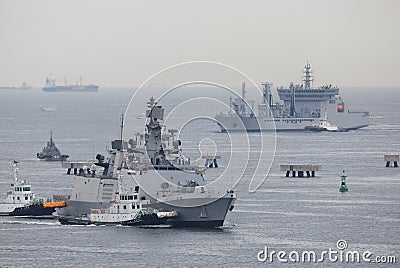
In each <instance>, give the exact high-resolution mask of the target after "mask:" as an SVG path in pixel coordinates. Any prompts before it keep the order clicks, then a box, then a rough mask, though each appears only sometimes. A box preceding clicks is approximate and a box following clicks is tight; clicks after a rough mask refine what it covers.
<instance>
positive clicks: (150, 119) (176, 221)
mask: <svg viewBox="0 0 400 268" xmlns="http://www.w3.org/2000/svg"><path fill="white" fill-rule="evenodd" d="M163 114H164V109H163V108H162V107H161V106H159V105H157V104H156V102H155V101H154V99H151V100H150V101H149V102H148V110H147V111H146V117H147V123H146V130H145V134H144V135H140V134H139V135H136V137H138V136H140V137H141V138H142V137H143V139H144V140H137V139H136V141H135V140H132V139H131V140H129V142H126V141H123V139H122V130H123V119H122V120H121V138H120V139H119V140H114V141H113V142H112V144H111V145H112V146H111V150H109V152H108V153H109V157H108V161H105V157H104V156H102V155H97V156H96V159H97V160H98V162H97V163H95V164H96V166H97V167H101V168H102V172H101V174H96V172H93V171H94V170H95V168H94V167H93V168H92V170H91V169H90V168H88V169H87V170H86V171H85V173H84V174H82V175H81V176H75V179H74V185H73V190H72V193H71V197H70V199H69V200H68V201H67V206H66V207H65V208H62V209H60V210H59V211H58V213H59V215H63V216H65V215H81V214H88V213H90V210H91V209H106V208H107V207H109V206H110V202H111V201H112V200H113V198H114V197H115V195H116V193H117V192H118V179H117V176H118V174H120V175H122V176H124V177H130V178H131V181H130V182H129V183H130V185H129V187H128V188H130V189H132V193H133V195H134V196H137V198H138V199H139V200H141V201H142V206H143V207H144V208H146V207H150V208H152V209H157V210H158V211H160V212H171V211H174V212H176V215H177V216H176V217H171V218H168V219H167V222H166V223H167V224H169V225H172V226H196V227H217V226H222V225H223V223H224V220H225V217H226V214H227V212H228V211H229V210H232V209H233V205H234V202H235V200H236V193H235V192H234V191H233V190H232V189H229V188H227V189H212V188H210V187H209V186H208V185H205V180H204V176H205V172H206V169H207V168H206V167H205V166H204V165H203V166H199V165H198V164H196V163H193V161H190V159H189V158H186V157H184V156H183V155H182V154H181V150H180V148H179V147H180V145H181V142H180V141H175V142H171V143H169V142H168V143H165V142H163V138H164V137H165V135H164V134H165V133H167V130H166V129H165V127H164V126H163V125H161V124H160V121H162V120H163ZM163 135H164V136H163ZM164 141H165V140H164ZM128 144H129V146H128ZM166 144H171V145H172V147H167V145H166ZM146 200H148V201H149V202H148V203H146V202H145V201H146Z"/></svg>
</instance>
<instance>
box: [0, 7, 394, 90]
mask: <svg viewBox="0 0 400 268" xmlns="http://www.w3.org/2000/svg"><path fill="white" fill-rule="evenodd" d="M399 49H400V1H396V0H393V1H388V0H380V1H378V0H375V1H373V0H359V1H355V0H333V1H324V0H315V1H312V0H310V1H299V0H293V1H291V0H279V1H278V0H276V1H215V0H210V1H209V0H202V1H187V0H182V1H174V0H172V1H171V0H170V1H133V0H129V1H120V0H109V1H105V0H87V1H83V0H68V1H56V0H48V1H47V0H36V1H32V0H26V1H21V0H0V85H19V84H21V83H22V82H23V81H26V82H27V83H28V84H31V85H34V86H41V85H43V84H44V80H45V78H46V76H47V75H48V74H49V73H52V74H53V76H54V77H55V78H58V79H61V80H62V79H63V77H64V76H67V77H68V78H70V79H71V80H77V79H78V77H79V76H83V78H84V80H85V81H86V82H88V83H89V82H93V83H97V84H99V85H100V86H136V85H139V84H140V83H141V82H143V81H144V80H145V79H146V78H148V77H149V76H150V75H151V74H153V73H155V72H157V71H159V70H160V69H162V68H165V67H167V66H169V65H173V64H177V63H180V62H185V61H192V60H210V61H218V62H222V63H225V64H228V65H232V66H234V67H236V68H238V69H240V70H242V71H244V72H245V73H246V74H248V75H249V76H250V77H252V78H253V79H255V80H256V81H257V82H261V81H264V80H268V81H272V82H273V83H274V84H275V85H287V84H288V83H289V82H290V81H294V82H299V81H300V79H301V71H302V68H303V66H304V64H305V62H306V61H307V60H309V62H310V63H311V65H312V67H313V69H314V71H315V75H316V83H317V84H329V83H332V84H335V85H339V86H377V85H385V86H399V85H400V67H399V66H400V52H399Z"/></svg>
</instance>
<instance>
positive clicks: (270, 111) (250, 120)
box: [216, 63, 369, 132]
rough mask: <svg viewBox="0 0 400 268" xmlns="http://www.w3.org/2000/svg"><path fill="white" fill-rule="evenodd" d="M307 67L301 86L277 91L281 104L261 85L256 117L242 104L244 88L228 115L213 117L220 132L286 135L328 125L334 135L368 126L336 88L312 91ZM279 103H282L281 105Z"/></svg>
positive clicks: (267, 85)
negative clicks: (331, 127)
mask: <svg viewBox="0 0 400 268" xmlns="http://www.w3.org/2000/svg"><path fill="white" fill-rule="evenodd" d="M313 81H314V80H313V75H312V71H311V65H310V64H309V63H307V64H306V65H305V67H304V76H303V84H302V85H295V84H293V83H291V84H290V86H289V87H286V88H285V87H279V88H277V93H278V96H279V98H280V100H281V101H278V102H275V103H274V100H273V95H272V92H271V87H272V84H271V83H268V82H266V83H263V84H262V86H263V98H262V103H260V104H259V105H258V109H257V110H258V111H257V112H258V113H257V114H256V111H254V110H253V109H250V107H249V105H248V104H247V103H246V98H245V97H246V96H245V94H246V88H245V84H244V83H243V84H242V97H241V98H235V99H234V100H233V101H231V102H230V108H231V109H230V112H229V113H220V114H217V115H216V120H217V121H218V124H219V126H220V128H221V131H223V132H225V131H235V130H247V131H268V130H276V131H289V130H304V129H305V128H306V127H310V126H319V125H322V124H326V123H329V124H330V125H331V126H334V127H337V129H338V131H348V130H352V129H358V128H362V127H366V126H368V125H369V113H368V112H359V111H354V110H352V109H351V107H349V106H348V105H347V104H346V103H345V101H344V100H343V98H342V97H341V96H340V94H339V88H338V87H335V86H332V85H326V86H320V87H316V88H314V87H312V82H313ZM282 102H283V103H282Z"/></svg>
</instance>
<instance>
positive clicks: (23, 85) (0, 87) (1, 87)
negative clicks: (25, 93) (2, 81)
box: [0, 82, 32, 89]
mask: <svg viewBox="0 0 400 268" xmlns="http://www.w3.org/2000/svg"><path fill="white" fill-rule="evenodd" d="M31 88H32V87H31V86H28V85H27V84H26V83H25V82H23V83H22V85H21V86H19V87H12V86H10V87H8V86H0V89H31Z"/></svg>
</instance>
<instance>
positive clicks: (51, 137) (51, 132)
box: [50, 131, 53, 144]
mask: <svg viewBox="0 0 400 268" xmlns="http://www.w3.org/2000/svg"><path fill="white" fill-rule="evenodd" d="M50 144H53V131H50Z"/></svg>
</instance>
